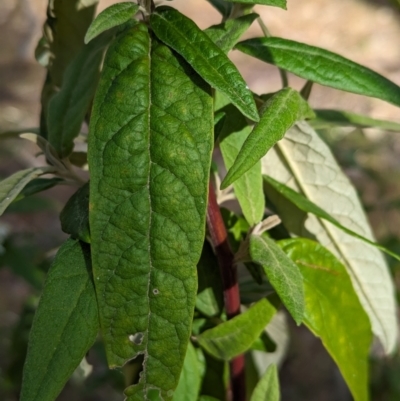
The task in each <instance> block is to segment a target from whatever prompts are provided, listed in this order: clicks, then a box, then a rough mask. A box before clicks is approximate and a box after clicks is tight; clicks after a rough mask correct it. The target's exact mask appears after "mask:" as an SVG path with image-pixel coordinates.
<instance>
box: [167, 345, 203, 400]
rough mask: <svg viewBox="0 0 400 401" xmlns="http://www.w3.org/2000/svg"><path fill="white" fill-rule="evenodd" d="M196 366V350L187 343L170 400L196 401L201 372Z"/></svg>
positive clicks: (197, 363)
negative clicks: (179, 373)
mask: <svg viewBox="0 0 400 401" xmlns="http://www.w3.org/2000/svg"><path fill="white" fill-rule="evenodd" d="M198 365H199V362H198V359H197V353H196V349H195V348H194V347H193V345H192V344H191V343H190V342H189V345H188V348H187V351H186V357H185V362H184V364H183V369H182V372H181V377H180V379H179V383H178V387H177V388H176V390H175V392H174V397H173V398H172V400H173V401H183V400H187V401H197V399H198V397H199V391H200V386H201V372H200V367H199V366H198Z"/></svg>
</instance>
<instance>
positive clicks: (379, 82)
mask: <svg viewBox="0 0 400 401" xmlns="http://www.w3.org/2000/svg"><path fill="white" fill-rule="evenodd" d="M236 49H238V50H240V51H242V52H243V53H246V54H249V55H250V56H253V57H256V58H258V59H260V60H262V61H265V62H267V63H271V64H274V65H276V66H277V67H279V68H282V69H284V70H286V71H289V72H291V73H293V74H295V75H298V76H299V77H302V78H305V79H308V80H310V81H313V82H316V83H319V84H321V85H326V86H330V87H332V88H336V89H341V90H344V91H347V92H353V93H358V94H360V95H365V96H371V97H376V98H378V99H382V100H385V101H387V102H389V103H393V104H395V105H397V106H400V87H399V86H397V85H396V84H394V83H393V82H391V81H389V80H388V79H386V78H385V77H383V76H381V75H379V74H377V73H376V72H374V71H372V70H370V69H369V68H366V67H363V66H362V65H360V64H357V63H354V62H352V61H350V60H348V59H346V58H344V57H342V56H339V55H338V54H335V53H332V52H330V51H328V50H324V49H320V48H318V47H314V46H309V45H306V44H304V43H299V42H294V41H292V40H287V39H281V38H255V39H249V40H245V41H244V42H241V43H239V44H237V45H236Z"/></svg>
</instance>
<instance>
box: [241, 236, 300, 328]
mask: <svg viewBox="0 0 400 401" xmlns="http://www.w3.org/2000/svg"><path fill="white" fill-rule="evenodd" d="M249 254H250V257H251V260H252V261H253V262H256V263H258V264H260V265H261V266H262V267H263V269H264V271H265V274H266V275H267V277H268V280H269V282H270V283H271V284H272V286H273V287H274V288H275V290H276V292H277V293H278V295H279V297H280V299H281V300H282V302H283V304H284V305H285V306H286V308H287V309H288V311H289V312H290V314H291V315H292V316H293V319H294V320H295V322H296V323H297V324H300V323H301V322H302V320H303V316H304V289H303V277H302V276H301V274H300V271H299V269H298V267H297V266H296V264H294V263H293V262H292V261H291V260H290V259H289V258H288V257H287V256H286V255H285V253H284V252H282V250H281V249H280V248H279V247H278V245H276V243H275V241H274V240H272V239H271V238H268V237H267V236H258V235H251V236H250V239H249Z"/></svg>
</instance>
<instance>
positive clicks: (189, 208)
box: [88, 23, 213, 401]
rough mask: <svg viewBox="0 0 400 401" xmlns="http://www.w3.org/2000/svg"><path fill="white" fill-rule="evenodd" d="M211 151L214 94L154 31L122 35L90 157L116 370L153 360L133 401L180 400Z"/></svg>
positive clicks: (102, 94)
mask: <svg viewBox="0 0 400 401" xmlns="http://www.w3.org/2000/svg"><path fill="white" fill-rule="evenodd" d="M212 148H213V102H212V96H211V88H210V87H209V86H208V85H207V84H206V83H205V82H204V81H203V80H202V79H201V78H200V77H199V76H198V75H197V74H196V73H195V72H194V71H193V70H192V69H191V68H190V66H189V65H187V64H186V63H185V61H184V60H183V59H182V58H181V57H180V56H179V55H177V54H175V53H173V52H172V51H171V50H170V49H169V48H168V47H167V46H165V45H163V44H161V43H160V42H159V41H158V40H157V39H156V38H154V37H151V36H150V34H149V31H148V28H147V26H146V25H145V24H142V23H139V24H137V25H136V26H133V27H131V28H130V29H128V30H126V31H124V33H122V34H121V35H119V36H118V37H117V39H116V40H115V41H114V42H113V44H112V45H111V46H110V48H109V50H108V53H107V56H106V59H105V62H104V68H103V72H102V77H101V79H100V83H99V86H98V90H97V93H96V96H95V100H94V105H93V112H92V118H91V124H90V133H89V150H88V160H89V167H90V172H91V180H90V209H89V210H90V211H89V222H90V232H91V244H92V255H93V272H94V277H95V283H96V291H97V294H98V302H99V309H100V322H101V326H102V334H103V339H104V343H105V348H106V353H107V359H108V363H109V365H110V366H111V367H115V366H122V365H124V364H125V363H126V362H127V361H129V360H132V359H133V358H135V356H137V355H140V354H142V355H144V363H143V371H142V373H141V379H140V381H139V383H138V384H137V385H135V386H132V387H129V388H128V389H127V390H126V395H127V399H128V400H129V401H136V400H144V399H146V397H148V396H150V394H153V393H158V392H160V396H161V397H163V398H164V400H170V399H171V398H172V392H173V390H174V389H175V387H176V386H177V384H178V381H179V376H180V372H181V368H182V365H183V361H184V356H185V352H186V347H187V344H188V341H189V336H190V333H191V324H192V318H193V312H194V306H195V300H196V290H197V274H196V265H197V262H198V261H199V259H200V254H201V250H202V247H203V241H204V235H205V214H206V204H207V193H208V180H209V172H210V166H211V152H212ZM171 349H173V350H174V352H170V351H169V350H171ZM161 367H162V368H161Z"/></svg>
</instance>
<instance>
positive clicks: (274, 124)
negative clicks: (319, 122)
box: [221, 88, 314, 189]
mask: <svg viewBox="0 0 400 401" xmlns="http://www.w3.org/2000/svg"><path fill="white" fill-rule="evenodd" d="M260 113H261V120H260V122H259V123H258V124H257V125H256V126H255V127H254V129H253V131H252V132H251V133H250V135H249V136H248V138H247V139H246V141H245V142H244V144H243V146H242V148H241V150H240V152H239V154H238V155H237V157H236V159H235V162H234V163H233V166H232V167H231V168H230V169H229V171H228V174H227V175H226V177H225V179H224V181H223V182H222V184H221V188H222V189H223V188H226V187H227V186H229V185H230V184H232V183H233V182H234V181H235V180H237V179H238V178H239V177H240V176H242V175H243V174H244V173H245V172H246V171H248V170H249V169H250V168H251V167H253V166H254V165H255V164H256V163H257V162H258V161H259V160H261V158H262V157H263V156H264V155H265V154H266V153H267V152H268V150H270V149H271V148H272V146H274V145H275V143H276V142H278V141H279V140H281V139H282V138H283V136H284V135H285V134H286V132H287V130H288V129H289V128H290V127H291V126H293V124H294V123H295V122H296V121H298V120H303V119H305V118H310V117H312V116H313V115H314V113H313V111H312V110H311V108H310V107H309V105H308V103H307V102H306V101H305V100H304V99H303V98H302V97H301V96H300V94H299V93H298V92H297V91H295V90H293V89H291V88H285V89H282V90H281V91H279V92H277V93H276V94H275V95H273V96H272V97H271V98H270V99H269V100H268V101H267V102H266V103H265V105H264V106H263V107H262V109H261V111H260Z"/></svg>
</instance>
